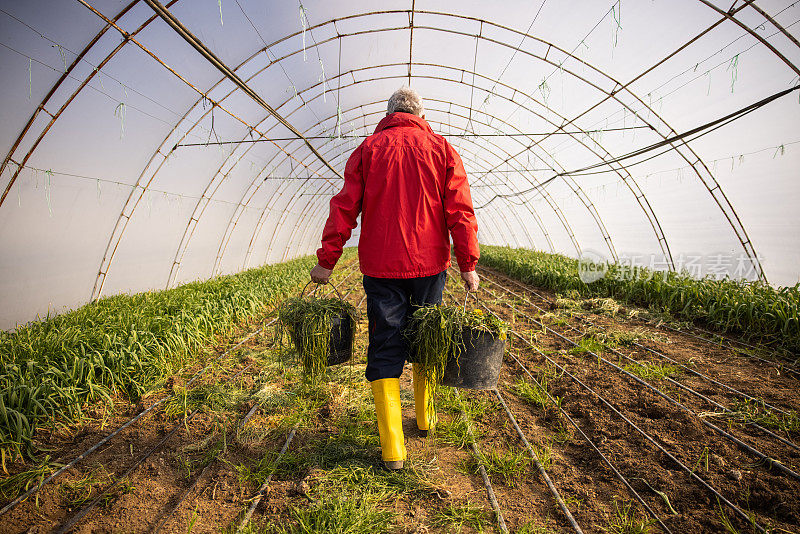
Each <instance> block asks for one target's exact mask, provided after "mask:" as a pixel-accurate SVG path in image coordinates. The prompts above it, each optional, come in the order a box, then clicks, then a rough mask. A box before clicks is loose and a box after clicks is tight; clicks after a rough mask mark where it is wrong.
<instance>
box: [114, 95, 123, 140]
mask: <svg viewBox="0 0 800 534" xmlns="http://www.w3.org/2000/svg"><path fill="white" fill-rule="evenodd" d="M114 116H115V117H119V138H120V139H122V138H123V137H124V135H125V102H120V103H119V104H117V107H116V108H114Z"/></svg>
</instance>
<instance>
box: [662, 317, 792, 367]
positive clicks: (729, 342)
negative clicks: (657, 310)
mask: <svg viewBox="0 0 800 534" xmlns="http://www.w3.org/2000/svg"><path fill="white" fill-rule="evenodd" d="M661 326H662V327H663V328H666V329H668V330H671V331H673V332H676V333H679V334H686V335H688V336H691V337H693V338H696V339H699V340H701V341H705V342H706V343H708V344H710V345H714V346H717V347H718V346H722V347H727V348H729V349H731V350H733V351H736V352H737V353H739V354H744V355H745V356H747V357H748V358H752V359H755V360H759V361H762V362H764V363H768V364H771V365H773V366H775V367H776V369H783V370H784V371H787V372H789V373H792V374H794V375H796V376H800V372H798V371H796V369H800V366H798V365H797V363H796V362H797V360H795V361H775V360H769V359H766V358H762V357H760V356H756V355H755V354H749V353H742V352H740V351H741V349H739V348H737V347H736V346H735V345H734V343H738V344H740V345H742V346H744V347H745V348H748V349H753V350H759V347H755V346H753V345H749V344H747V343H745V342H743V341H739V340H736V339H732V338H728V337H725V336H723V335H721V334H717V333H714V332H708V331H705V330H703V329H701V328H698V327H696V326H694V327H693V328H697V329H698V330H700V331H701V332H706V333H708V334H709V335H712V336H717V337H719V338H720V339H721V341H720V342H716V341H714V340H713V339H708V338H707V337H704V336H701V335H699V334H695V333H693V332H689V331H686V330H681V329H679V328H675V327H674V326H670V325H667V324H665V325H661ZM726 343H727V344H726ZM777 358H780V356H776V359H777Z"/></svg>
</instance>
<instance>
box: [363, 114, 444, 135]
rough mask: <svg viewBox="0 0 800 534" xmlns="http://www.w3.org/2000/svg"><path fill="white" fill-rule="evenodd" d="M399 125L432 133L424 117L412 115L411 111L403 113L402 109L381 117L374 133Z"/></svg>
mask: <svg viewBox="0 0 800 534" xmlns="http://www.w3.org/2000/svg"><path fill="white" fill-rule="evenodd" d="M400 126H405V127H412V128H419V129H421V130H424V131H426V132H430V133H433V130H432V129H431V127H430V125H429V124H428V122H427V121H426V120H425V119H423V118H422V117H417V116H416V115H412V114H411V113H403V112H402V111H396V112H394V113H392V114H391V115H386V116H385V117H384V118H383V119H381V121H380V122H379V123H378V126H376V127H375V133H378V132H381V131H383V130H388V129H389V128H396V127H400Z"/></svg>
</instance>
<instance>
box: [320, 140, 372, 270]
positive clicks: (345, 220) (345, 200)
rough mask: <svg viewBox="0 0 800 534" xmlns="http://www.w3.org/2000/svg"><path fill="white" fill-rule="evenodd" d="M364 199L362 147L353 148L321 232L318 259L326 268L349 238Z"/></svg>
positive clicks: (330, 267) (333, 263) (330, 264)
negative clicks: (342, 180)
mask: <svg viewBox="0 0 800 534" xmlns="http://www.w3.org/2000/svg"><path fill="white" fill-rule="evenodd" d="M363 198H364V176H363V174H362V165H361V146H359V147H358V148H357V149H355V150H354V151H353V153H352V154H351V155H350V158H349V159H348V160H347V165H346V166H345V169H344V187H343V188H342V190H341V191H339V193H338V194H337V195H336V196H334V197H333V198H332V199H331V209H330V214H329V215H328V220H327V222H326V223H325V229H324V230H323V231H322V247H320V248H319V250H317V260H318V261H319V264H320V265H321V266H322V267H324V268H326V269H333V268H334V266H336V262H337V261H339V258H340V257H341V255H342V248H343V247H344V244H345V243H346V242H347V240H348V239H350V234H351V233H352V231H353V228H355V227H356V219H357V218H358V214H359V213H361V201H362V200H363Z"/></svg>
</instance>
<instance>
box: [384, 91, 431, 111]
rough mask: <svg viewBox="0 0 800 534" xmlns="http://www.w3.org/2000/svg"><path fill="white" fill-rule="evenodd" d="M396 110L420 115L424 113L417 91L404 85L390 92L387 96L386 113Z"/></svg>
mask: <svg viewBox="0 0 800 534" xmlns="http://www.w3.org/2000/svg"><path fill="white" fill-rule="evenodd" d="M396 111H402V112H403V113H411V114H412V115H416V116H417V117H421V116H422V114H423V113H425V108H423V107H422V98H421V97H420V96H419V93H417V92H416V91H415V90H413V89H412V88H410V87H406V86H403V87H401V88H400V89H398V90H397V91H395V92H394V93H392V96H391V97H389V104H388V105H387V106H386V114H387V115H389V114H390V113H394V112H396Z"/></svg>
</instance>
